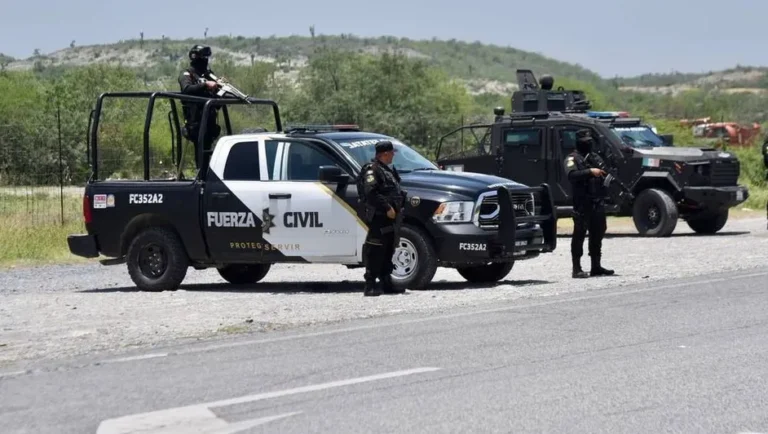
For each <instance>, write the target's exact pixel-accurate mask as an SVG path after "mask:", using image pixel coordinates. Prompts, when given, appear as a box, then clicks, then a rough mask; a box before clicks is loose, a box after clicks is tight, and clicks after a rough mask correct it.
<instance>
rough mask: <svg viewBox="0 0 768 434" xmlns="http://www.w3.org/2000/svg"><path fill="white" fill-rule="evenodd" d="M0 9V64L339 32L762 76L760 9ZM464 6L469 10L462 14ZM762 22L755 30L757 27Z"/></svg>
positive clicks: (613, 65) (29, 1)
mask: <svg viewBox="0 0 768 434" xmlns="http://www.w3.org/2000/svg"><path fill="white" fill-rule="evenodd" d="M284 1H285V2H286V3H284V4H282V5H281V4H280V2H278V1H275V0H270V1H264V0H261V1H259V0H255V1H254V0H250V1H246V0H227V1H219V2H199V1H193V0H185V1H182V0H153V1H150V0H131V1H120V2H118V1H112V0H101V1H99V0H67V1H55V0H47V1H41V0H26V1H23V2H16V1H12V0H0V10H2V18H3V23H2V25H1V26H0V53H4V54H7V55H10V56H14V57H18V58H26V57H29V56H31V55H32V53H33V52H34V50H35V49H36V48H37V49H40V51H41V52H43V53H48V52H52V51H55V50H58V49H62V48H66V47H68V46H69V43H70V41H72V40H75V41H76V44H77V45H89V44H99V43H110V42H116V41H118V40H120V39H131V38H138V37H139V32H141V31H143V32H144V36H145V38H159V37H160V36H161V35H163V34H164V35H166V36H168V37H171V38H187V37H202V36H203V32H204V30H205V28H206V27H207V28H209V30H208V35H209V36H216V35H229V34H231V35H232V36H237V35H243V36H248V37H255V36H262V37H268V36H270V35H276V36H288V35H291V34H297V35H305V36H309V26H310V25H314V26H315V30H316V33H317V34H340V33H348V34H349V33H351V34H355V35H358V36H383V35H391V36H397V37H408V38H411V39H431V38H433V37H436V38H439V39H451V38H455V39H458V40H465V41H470V42H472V41H480V42H483V43H490V44H496V45H502V46H512V47H515V48H518V49H522V50H527V51H533V52H537V53H540V54H543V55H545V56H547V57H551V58H555V59H557V60H561V61H566V62H570V63H578V64H580V65H582V66H584V67H586V68H588V69H591V70H592V71H595V72H597V73H598V74H600V75H602V76H603V77H606V78H608V77H613V76H616V75H618V76H634V75H639V74H644V73H656V72H660V73H667V72H672V71H680V72H706V71H709V70H719V69H726V68H731V67H735V66H736V65H737V64H740V65H751V66H768V48H766V46H765V45H766V41H767V39H766V37H765V34H766V33H765V30H764V29H765V28H766V27H768V24H767V23H766V18H765V17H768V1H765V0H749V1H748V0H728V1H718V0H666V1H662V0H635V1H628V0H624V1H622V0H614V1H602V0H591V1H589V2H585V1H578V0H549V1H547V2H534V1H519V0H507V1H503V2H502V1H496V2H482V3H474V2H472V1H458V0H441V1H437V0H385V1H377V2H373V1H370V0H367V1H366V0H357V1H355V0H323V1H318V0H290V1H289V0H284ZM473 6H474V7H476V9H474V10H472V9H470V8H471V7H473ZM761 21H763V23H761Z"/></svg>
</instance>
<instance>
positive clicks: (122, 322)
mask: <svg viewBox="0 0 768 434" xmlns="http://www.w3.org/2000/svg"><path fill="white" fill-rule="evenodd" d="M622 232H624V234H622ZM611 234H615V236H612V235H611ZM603 245H604V265H605V266H607V267H608V268H613V269H615V270H616V271H617V275H616V276H613V277H603V278H595V279H582V280H573V279H571V277H570V251H569V246H570V237H568V236H566V237H560V238H559V240H558V248H557V250H556V251H555V252H554V253H551V254H548V255H544V256H541V257H539V258H537V259H533V260H530V261H524V262H520V263H517V264H515V268H514V269H513V271H512V273H510V275H509V276H507V279H506V280H505V281H503V282H501V283H499V284H497V285H496V286H485V287H477V286H475V287H470V286H469V285H468V284H467V283H466V281H464V279H463V278H462V277H461V276H460V275H459V274H458V273H456V272H455V271H453V270H450V269H438V272H437V274H436V276H435V279H434V281H433V284H432V287H431V288H430V289H428V290H425V291H408V293H407V294H406V295H402V296H383V297H376V298H369V297H362V294H361V291H362V274H363V270H362V269H356V270H348V269H346V268H345V267H342V266H335V265H309V266H308V265H280V266H275V267H273V268H272V271H271V272H270V274H269V275H268V276H267V278H266V279H265V280H264V281H262V283H260V284H257V285H254V286H252V287H248V288H245V289H234V288H232V287H231V286H228V285H226V284H225V282H224V281H223V280H222V279H221V278H220V277H219V276H218V274H217V273H216V271H215V270H206V271H196V270H193V269H190V271H189V273H188V274H187V279H186V281H185V286H184V288H183V289H180V290H179V291H176V292H167V293H142V292H138V291H136V290H135V289H134V287H133V284H132V282H131V281H130V278H129V277H128V273H127V271H126V268H125V265H119V266H111V267H103V266H101V265H99V264H98V263H96V264H88V265H76V266H47V267H39V268H25V269H14V270H9V271H3V272H0V366H2V365H7V364H10V363H11V362H14V361H18V362H21V361H31V360H33V359H41V358H48V359H55V358H62V357H68V356H75V355H82V354H86V353H94V352H97V351H105V350H120V349H125V348H135V347H137V346H149V345H152V344H160V343H167V342H170V341H172V340H175V339H180V338H201V339H205V338H211V337H215V336H217V335H231V334H233V333H242V332H246V331H259V330H261V331H267V330H273V329H278V328H285V327H294V326H300V325H309V324H315V323H324V322H336V321H343V320H348V319H353V318H365V317H372V316H381V315H392V314H397V313H405V312H407V313H414V312H439V311H445V310H448V309H451V308H454V307H459V306H473V305H482V304H493V303H498V302H503V301H506V300H513V299H517V298H520V297H540V296H548V295H553V294H558V293H567V292H581V291H588V290H592V289H597V288H605V287H617V286H623V285H630V284H636V283H642V282H644V281H649V280H657V279H667V278H680V277H685V276H696V275H701V274H706V273H714V272H720V271H731V270H741V269H748V268H756V267H764V266H765V265H766V264H768V231H766V227H765V218H755V219H740V220H732V221H730V222H729V223H728V224H727V225H726V227H725V228H724V229H723V230H722V232H721V233H720V234H718V235H715V236H695V235H691V231H690V230H689V229H688V227H687V225H685V223H683V222H681V224H679V225H678V227H677V230H676V233H675V234H674V235H673V236H672V237H670V238H667V239H648V238H640V237H638V236H636V234H635V232H634V231H633V230H632V228H627V227H611V226H610V225H609V235H608V237H607V238H606V239H605V240H604V243H603ZM584 248H585V251H586V249H587V246H586V242H585V245H584ZM582 262H583V265H584V266H585V268H587V269H588V256H586V255H585V258H583V260H582ZM548 269H549V270H550V271H546V270H548ZM69 275H71V276H69Z"/></svg>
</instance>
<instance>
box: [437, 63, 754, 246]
mask: <svg viewBox="0 0 768 434" xmlns="http://www.w3.org/2000/svg"><path fill="white" fill-rule="evenodd" d="M518 77H520V80H519V81H520V89H521V90H519V91H517V92H515V94H514V95H513V100H512V107H513V109H514V110H513V112H512V113H510V114H509V115H505V114H504V110H503V109H502V108H497V109H496V110H495V111H494V114H495V118H494V121H493V122H492V123H487V124H473V125H466V126H461V127H459V128H457V129H456V130H454V131H451V132H449V133H448V134H446V135H445V136H443V137H442V138H441V139H440V142H439V144H438V147H437V152H436V156H435V159H436V161H437V162H438V165H439V166H440V167H441V168H444V169H446V170H457V171H470V172H480V173H486V174H494V175H497V176H501V177H504V178H509V179H512V180H514V181H516V182H520V183H522V184H527V185H536V184H539V183H546V184H548V185H550V186H551V187H552V197H553V200H554V203H555V206H556V208H557V211H556V212H557V214H558V216H569V215H571V212H572V191H571V185H570V182H569V181H568V179H567V177H566V175H565V167H564V165H563V164H564V160H565V158H566V157H567V155H568V154H570V153H571V152H573V151H574V150H575V133H576V131H577V130H580V129H587V130H589V131H590V132H591V134H592V137H594V138H596V141H597V143H596V145H595V149H594V152H596V153H597V154H598V155H600V156H601V157H602V159H603V160H604V162H605V164H606V166H607V167H606V168H605V169H607V171H608V172H609V173H611V174H612V175H613V177H614V178H615V181H614V182H613V183H611V185H610V186H609V189H610V192H611V194H610V197H609V198H608V201H607V208H608V209H607V211H608V212H609V213H610V214H613V215H617V216H631V217H632V218H633V220H634V223H635V227H636V228H637V230H638V232H639V233H640V234H641V235H644V236H655V237H665V236H669V235H670V234H671V233H672V232H673V231H674V229H675V227H676V224H677V222H678V219H680V218H682V219H684V220H686V221H687V223H688V225H689V226H690V227H691V228H692V229H693V230H694V231H696V232H698V233H709V234H711V233H715V232H717V231H719V230H720V229H722V227H723V226H724V225H725V223H726V221H727V219H728V213H729V209H730V208H731V207H734V206H736V205H738V204H740V203H743V202H744V201H746V200H747V198H748V197H749V191H748V189H747V188H746V187H745V186H742V185H739V184H738V178H739V174H740V163H739V160H738V159H737V157H736V156H735V155H733V154H731V153H728V152H721V151H718V150H716V149H710V148H696V147H678V146H673V137H672V136H659V135H657V134H656V133H655V132H654V131H653V130H652V128H651V127H650V126H648V125H646V124H644V123H643V121H642V119H640V118H633V117H630V116H629V114H628V113H626V112H616V113H605V112H594V111H590V108H591V104H590V103H589V101H588V100H587V99H586V96H585V95H584V94H583V93H582V92H580V91H568V90H563V89H562V88H560V89H558V90H557V91H553V90H551V88H552V85H553V81H552V80H551V77H548V80H547V81H546V84H545V85H544V86H543V87H542V88H539V85H538V83H537V82H535V78H533V74H532V73H531V72H530V71H528V70H520V71H518ZM542 82H544V80H542ZM466 130H470V131H472V133H473V135H474V136H475V137H476V138H477V140H476V141H475V143H469V144H467V143H466V141H465V140H463V139H459V138H458V137H457V133H459V132H463V131H466ZM476 131H479V132H480V134H477V133H476Z"/></svg>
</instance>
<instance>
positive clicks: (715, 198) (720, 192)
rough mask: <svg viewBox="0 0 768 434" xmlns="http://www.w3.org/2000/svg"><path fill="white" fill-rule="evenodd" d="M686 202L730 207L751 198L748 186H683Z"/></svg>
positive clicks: (705, 205) (714, 206)
mask: <svg viewBox="0 0 768 434" xmlns="http://www.w3.org/2000/svg"><path fill="white" fill-rule="evenodd" d="M683 195H684V196H685V200H686V202H690V203H692V204H693V205H695V206H696V207H699V208H704V209H717V208H730V207H733V206H736V205H738V204H740V203H743V202H744V201H746V200H747V199H748V198H749V190H748V189H747V187H744V186H741V185H735V186H733V187H683Z"/></svg>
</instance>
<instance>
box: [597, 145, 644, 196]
mask: <svg viewBox="0 0 768 434" xmlns="http://www.w3.org/2000/svg"><path fill="white" fill-rule="evenodd" d="M585 160H586V161H587V164H588V165H589V166H590V167H596V168H598V169H600V170H602V171H603V172H605V173H606V175H605V178H604V179H603V186H605V188H606V189H608V191H611V190H610V186H611V184H616V185H618V186H619V187H620V189H621V191H620V192H619V198H620V199H622V201H623V199H626V198H628V199H629V200H630V201H632V200H634V199H635V195H634V194H632V190H630V189H629V188H628V187H627V186H626V185H625V184H624V183H623V182H621V179H619V178H618V177H617V176H616V175H615V174H614V173H613V171H612V170H611V169H610V168H608V166H607V165H606V164H605V161H603V159H602V158H600V156H599V155H597V154H595V153H594V152H590V153H589V154H587V157H586V158H585Z"/></svg>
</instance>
